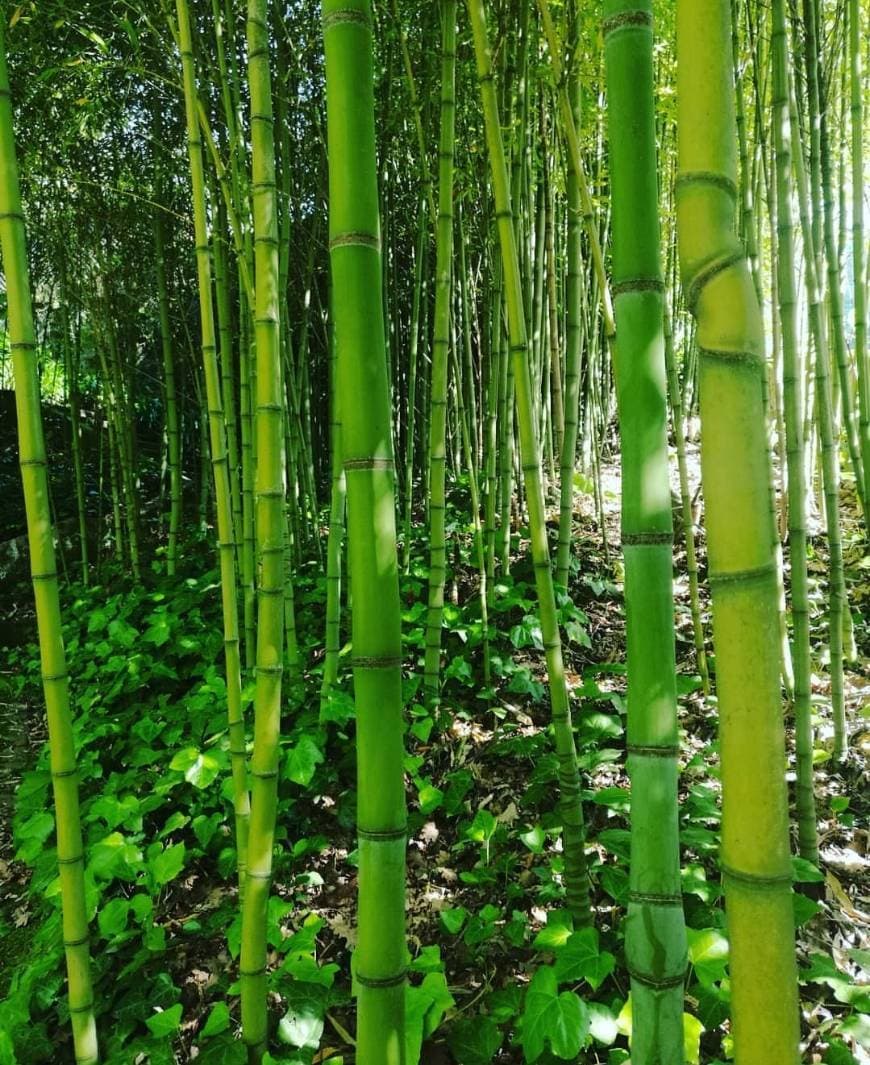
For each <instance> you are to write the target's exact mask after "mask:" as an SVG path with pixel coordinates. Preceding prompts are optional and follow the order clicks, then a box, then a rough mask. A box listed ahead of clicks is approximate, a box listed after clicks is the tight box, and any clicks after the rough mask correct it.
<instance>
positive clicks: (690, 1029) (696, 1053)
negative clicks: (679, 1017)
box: [683, 1013, 704, 1065]
mask: <svg viewBox="0 0 870 1065" xmlns="http://www.w3.org/2000/svg"><path fill="white" fill-rule="evenodd" d="M703 1032H704V1025H703V1024H701V1022H700V1021H699V1020H698V1018H697V1017H693V1016H692V1015H691V1013H684V1014H683V1055H684V1057H685V1059H686V1061H687V1062H688V1065H698V1062H699V1061H700V1060H701V1034H702V1033H703Z"/></svg>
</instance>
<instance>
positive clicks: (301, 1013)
mask: <svg viewBox="0 0 870 1065" xmlns="http://www.w3.org/2000/svg"><path fill="white" fill-rule="evenodd" d="M322 1035H323V1015H322V1013H321V1011H320V1009H319V1008H318V1004H317V1003H316V1002H315V1001H314V1000H313V999H312V1000H310V1001H308V1000H306V1001H299V1002H297V1003H296V1004H295V1005H292V1006H291V1007H290V1009H288V1010H287V1012H286V1013H285V1014H284V1016H283V1017H282V1018H281V1021H280V1023H279V1025H278V1038H279V1039H280V1040H281V1042H282V1043H288V1044H289V1045H290V1046H294V1047H298V1048H299V1049H300V1050H304V1049H309V1050H316V1049H317V1048H318V1047H319V1046H320V1037H321V1036H322Z"/></svg>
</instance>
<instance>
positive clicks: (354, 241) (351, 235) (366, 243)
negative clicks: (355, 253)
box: [329, 231, 381, 251]
mask: <svg viewBox="0 0 870 1065" xmlns="http://www.w3.org/2000/svg"><path fill="white" fill-rule="evenodd" d="M354 245H356V246H359V247H363V248H374V249H375V251H380V250H381V238H380V236H379V235H378V234H377V233H363V232H361V231H351V232H348V233H338V234H337V235H336V236H334V237H333V238H332V239H331V240H330V242H329V250H330V251H332V250H333V248H342V247H348V246H354Z"/></svg>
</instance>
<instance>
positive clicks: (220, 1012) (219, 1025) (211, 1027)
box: [199, 1002, 230, 1039]
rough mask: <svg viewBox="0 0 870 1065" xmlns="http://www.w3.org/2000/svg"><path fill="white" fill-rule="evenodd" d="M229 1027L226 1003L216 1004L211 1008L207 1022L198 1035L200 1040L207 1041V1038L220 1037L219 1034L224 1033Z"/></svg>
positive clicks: (228, 1012) (228, 1011)
mask: <svg viewBox="0 0 870 1065" xmlns="http://www.w3.org/2000/svg"><path fill="white" fill-rule="evenodd" d="M229 1026H230V1010H229V1006H227V1004H226V1002H216V1003H215V1004H214V1005H213V1006H212V1008H211V1013H209V1015H208V1020H207V1021H206V1022H205V1024H204V1025H203V1029H202V1031H201V1032H200V1033H199V1034H200V1038H201V1039H208V1038H209V1036H213V1035H220V1034H221V1032H225V1031H226V1030H227V1029H228V1028H229Z"/></svg>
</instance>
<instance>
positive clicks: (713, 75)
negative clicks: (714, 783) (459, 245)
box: [676, 0, 799, 1065]
mask: <svg viewBox="0 0 870 1065" xmlns="http://www.w3.org/2000/svg"><path fill="white" fill-rule="evenodd" d="M731 56H732V52H731V17H730V4H729V0H709V2H707V3H704V4H699V3H697V0H678V3H677V132H678V165H679V174H678V176H677V184H676V198H677V235H678V238H679V252H680V269H681V273H682V280H683V289H684V292H685V294H686V301H687V303H688V305H689V308H690V309H691V311H692V313H693V314H694V315H695V317H696V319H697V323H698V352H699V371H698V373H699V380H698V387H699V391H700V407H701V474H702V480H703V485H704V499H705V504H706V519H707V553H708V561H709V580H710V587H711V591H712V596H713V644H714V648H715V651H716V687H717V693H718V698H719V703H718V706H719V715H720V754H721V776H722V843H721V852H720V862H721V867H722V876H723V881H724V886H725V905H726V911H727V915H728V933H729V939H730V951H731V953H730V964H731V1022H732V1032H733V1035H734V1055H735V1062H736V1065H757V1063H758V1062H765V1063H766V1065H796V1062H797V1060H798V1036H799V1028H798V1003H797V973H796V966H795V953H794V914H793V907H792V891H791V859H790V853H789V831H788V795H787V791H786V783H785V737H784V731H783V720H782V708H781V705H780V676H779V674H780V670H779V657H780V656H779V621H778V596H777V587H776V571H775V563H774V554H773V544H772V541H771V535H770V511H769V506H768V482H769V477H768V462H767V445H766V439H765V434H766V431H767V425H766V419H765V416H764V407H763V397H762V373H763V372H764V371H765V367H764V365H763V363H762V353H763V350H764V344H763V334H762V330H763V325H762V319H761V313H760V309H759V306H758V301H757V298H756V295H755V289H754V286H753V282H752V278H751V276H750V272H749V268H748V263H747V260H746V253H745V250H744V248H743V246H742V244H741V242H740V240H739V238H738V237H737V234H736V226H735V211H736V205H737V183H736V176H737V137H736V124H735V115H734V79H733V70H732V58H731Z"/></svg>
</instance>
